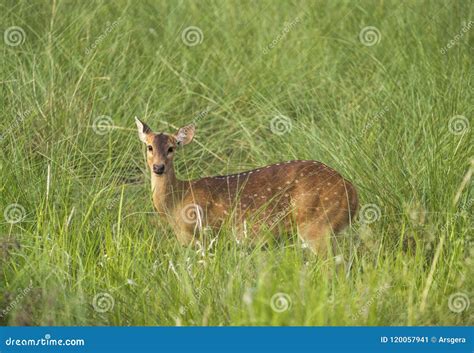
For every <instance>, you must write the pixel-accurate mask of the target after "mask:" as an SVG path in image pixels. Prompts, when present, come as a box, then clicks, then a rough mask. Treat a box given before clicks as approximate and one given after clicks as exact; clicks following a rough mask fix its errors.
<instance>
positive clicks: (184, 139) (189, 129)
mask: <svg viewBox="0 0 474 353" xmlns="http://www.w3.org/2000/svg"><path fill="white" fill-rule="evenodd" d="M195 131H196V126H195V125H194V124H189V125H186V126H183V127H182V128H180V129H179V130H178V132H177V133H176V135H175V137H176V141H177V142H178V145H187V144H188V143H190V142H191V141H192V140H193V137H194V132H195Z"/></svg>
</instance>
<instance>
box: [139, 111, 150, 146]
mask: <svg viewBox="0 0 474 353" xmlns="http://www.w3.org/2000/svg"><path fill="white" fill-rule="evenodd" d="M135 123H136V124H137V129H138V137H139V138H140V140H141V141H142V142H143V143H148V142H147V140H146V135H148V134H149V133H151V129H150V128H149V127H148V125H147V124H145V123H142V122H141V121H140V120H139V119H138V118H137V117H135Z"/></svg>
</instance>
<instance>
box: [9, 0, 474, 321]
mask: <svg viewBox="0 0 474 353" xmlns="http://www.w3.org/2000/svg"><path fill="white" fill-rule="evenodd" d="M0 10H1V12H2V16H1V18H0V24H1V26H0V28H1V30H2V34H3V32H4V31H5V30H7V28H9V27H10V26H19V27H21V28H22V29H23V31H24V33H25V36H24V42H23V43H21V44H20V45H18V46H12V45H9V44H8V43H7V42H6V41H5V40H4V41H3V42H2V43H1V47H0V53H1V66H0V70H1V71H0V72H1V77H0V83H1V94H0V109H1V121H0V133H2V135H3V139H2V140H1V142H0V144H1V165H0V170H1V185H0V190H1V191H0V192H1V197H0V211H1V219H0V236H1V237H2V238H1V242H2V247H1V253H0V255H1V269H0V293H1V295H2V296H1V298H0V322H1V323H2V324H4V325H175V324H181V325H466V324H471V325H472V324H473V322H474V315H473V309H472V308H473V307H474V303H471V305H470V306H469V307H463V304H468V303H469V301H471V302H472V298H473V287H474V265H473V262H474V258H473V257H474V251H473V247H472V246H473V243H472V225H473V224H472V210H473V197H474V194H473V191H474V190H473V188H472V183H471V175H470V172H471V173H472V168H473V164H472V163H473V162H472V160H473V144H472V141H473V137H472V125H473V122H472V115H473V114H472V113H473V108H472V107H473V106H472V102H473V94H472V92H473V82H472V77H473V62H472V46H473V33H474V29H473V28H472V26H471V27H470V29H468V30H467V31H464V32H463V28H466V26H467V25H466V24H467V23H469V21H470V20H472V19H473V12H474V11H473V6H472V3H471V2H469V1H448V2H445V3H443V2H440V1H406V2H401V1H384V2H379V1H365V2H363V3H358V4H357V2H349V1H338V2H336V1H316V2H314V1H311V2H310V1H308V2H299V1H298V2H296V1H295V2H285V3H283V2H282V3H279V4H277V3H276V2H274V1H270V0H267V1H259V2H254V1H243V2H241V1H239V2H231V1H227V2H223V1H203V2H196V3H195V2H191V1H189V2H187V1H169V2H166V3H165V2H157V1H147V2H145V1H140V2H135V1H129V2H126V1H114V2H112V1H109V2H105V1H97V2H95V3H89V4H86V2H84V3H79V2H73V1H63V0H61V1H53V2H52V3H49V2H42V1H32V2H30V1H19V2H17V1H13V0H11V1H10V0H8V1H2V4H1V5H0ZM115 21H116V22H115ZM285 23H286V24H285ZM189 26H197V27H199V28H200V29H201V30H202V33H203V38H202V43H200V44H198V45H195V46H188V45H186V44H185V43H183V41H182V38H181V34H182V32H183V30H184V29H185V28H187V27H189ZM366 26H374V27H376V28H377V29H378V31H379V32H380V35H381V37H380V38H379V39H380V41H379V42H378V43H376V44H375V45H373V46H366V45H364V44H363V43H361V41H360V39H359V33H360V32H361V30H362V28H364V27H366ZM285 28H286V30H285ZM274 40H275V42H273V43H275V44H274V45H272V46H273V47H272V48H270V47H269V45H270V44H271V43H272V41H274ZM451 40H454V44H453V45H450V48H447V45H448V44H449V43H450V41H451ZM10 44H11V43H10ZM264 48H266V50H264ZM443 48H447V49H446V50H445V53H443V52H442V51H443ZM104 115H105V116H109V117H110V118H111V119H112V120H111V122H112V126H111V128H110V129H108V130H107V129H106V130H104V131H103V132H104V134H98V133H97V131H98V132H102V130H98V129H96V128H94V125H95V124H94V122H95V123H97V122H98V121H99V120H100V119H102V118H100V116H104ZM280 115H282V116H285V117H288V119H289V121H290V126H291V129H286V130H288V131H285V132H284V133H283V134H275V133H273V132H272V129H271V121H272V119H273V118H274V117H275V116H280ZM457 115H460V116H464V120H459V121H460V122H461V123H465V124H467V127H466V128H464V129H462V126H461V128H460V131H459V132H460V133H459V134H455V133H453V128H455V126H454V123H453V122H451V124H450V119H452V118H453V117H454V116H457ZM134 116H138V117H140V118H141V119H142V120H144V121H146V122H147V123H149V124H150V125H151V126H152V127H153V128H154V129H156V130H158V131H160V130H161V131H174V129H175V128H176V127H178V126H181V125H184V124H186V123H189V122H191V121H193V120H194V121H195V122H196V123H197V135H196V138H195V141H194V142H193V144H191V145H189V146H186V147H185V148H184V150H182V151H181V152H180V153H179V155H178V156H177V157H176V163H175V165H176V168H177V173H178V175H179V176H180V177H181V178H198V177H202V176H207V175H213V174H224V173H231V172H238V171H243V170H246V169H250V168H255V167H257V166H262V165H266V164H270V163H273V162H278V161H283V160H290V159H314V160H319V161H322V162H324V163H326V164H328V165H330V166H331V167H333V168H334V169H336V170H338V171H339V172H340V173H341V174H343V175H344V176H345V177H346V178H347V179H349V180H351V181H352V182H353V183H354V184H355V185H356V187H357V189H358V191H359V197H360V201H361V205H369V204H374V205H376V207H377V208H378V209H379V210H380V217H378V219H377V220H376V221H374V222H372V223H370V224H364V223H362V222H358V223H356V224H355V225H354V226H353V227H352V229H351V230H348V231H346V232H345V233H343V234H341V235H340V237H338V239H339V240H340V241H339V243H340V244H341V246H340V248H339V252H340V253H339V255H340V257H339V258H338V259H339V261H334V260H323V259H321V258H317V257H315V256H313V255H312V254H311V253H310V252H309V251H308V250H307V249H303V248H302V246H301V243H300V242H299V241H288V242H284V243H283V244H270V245H269V246H267V247H266V248H264V249H260V248H249V247H245V246H241V245H237V244H236V243H235V242H234V241H233V240H232V229H223V230H222V231H221V232H219V234H210V235H209V238H216V239H218V240H217V242H214V243H213V246H212V248H211V249H207V250H206V251H205V252H204V254H202V253H201V252H200V251H198V250H197V249H193V248H183V247H180V246H179V245H178V244H177V241H176V239H175V238H174V235H173V234H172V232H171V230H170V229H169V228H168V226H167V225H166V223H165V222H163V221H161V220H160V219H159V218H158V217H157V216H156V215H155V214H153V206H152V202H151V193H150V185H149V173H148V171H147V169H146V164H145V160H144V150H143V149H144V148H143V146H142V144H141V143H140V141H139V140H138V136H137V133H136V130H135V125H134V120H133V118H134ZM98 119H99V120H98ZM456 119H461V118H456ZM101 121H105V122H107V121H106V120H104V119H102V120H101ZM450 127H451V129H450ZM458 127H459V126H458ZM469 171H470V172H469ZM463 180H464V181H463ZM11 204H19V205H21V206H22V207H23V208H24V211H25V212H24V218H23V219H21V221H20V222H17V223H14V224H12V223H9V222H8V219H6V218H5V217H4V215H3V213H4V212H5V210H11V207H10V208H8V206H9V205H11ZM17 210H19V211H20V213H21V211H22V209H21V208H17ZM20 216H21V214H20ZM10 217H11V215H10ZM209 242H210V241H209V239H208V242H207V243H208V244H209ZM341 258H342V259H343V261H342V262H341V261H340V259H341ZM101 293H106V294H107V297H106V298H105V301H104V302H101V301H100V300H99V303H96V302H94V298H96V301H97V298H98V296H99V295H100V294H101ZM278 293H283V294H280V297H278ZM455 293H457V295H458V296H459V295H461V296H464V297H461V299H460V300H461V301H463V303H460V302H456V301H453V298H454V297H451V296H452V295H453V294H455ZM275 295H277V297H275ZM110 297H111V298H113V301H114V305H113V307H112V308H110V307H106V306H105V307H103V306H100V305H103V304H107V303H106V302H107V300H109V301H110ZM272 297H273V298H274V302H273V303H274V304H277V305H280V304H282V308H281V309H282V310H283V309H286V307H285V305H284V304H286V303H285V301H287V303H288V308H287V310H283V311H282V310H278V308H276V309H277V310H273V309H272V305H271V303H272ZM450 297H451V301H453V303H452V305H451V309H452V308H453V305H454V304H456V303H457V304H460V305H461V307H460V308H461V309H463V308H464V310H462V311H461V312H456V307H454V309H455V310H451V309H450V305H449V302H450ZM275 298H276V299H280V300H275ZM93 303H95V304H99V307H98V309H99V310H95V309H94V305H93ZM96 306H97V305H96ZM464 306H465V305H464ZM101 308H102V309H109V310H108V311H106V312H101V311H103V310H101ZM458 308H459V307H458ZM280 311H281V312H280Z"/></svg>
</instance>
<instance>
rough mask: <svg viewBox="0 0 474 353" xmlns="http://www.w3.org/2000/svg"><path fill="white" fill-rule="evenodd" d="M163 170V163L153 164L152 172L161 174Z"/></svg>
mask: <svg viewBox="0 0 474 353" xmlns="http://www.w3.org/2000/svg"><path fill="white" fill-rule="evenodd" d="M164 172H165V165H164V164H153V173H155V174H158V175H161V174H163V173H164Z"/></svg>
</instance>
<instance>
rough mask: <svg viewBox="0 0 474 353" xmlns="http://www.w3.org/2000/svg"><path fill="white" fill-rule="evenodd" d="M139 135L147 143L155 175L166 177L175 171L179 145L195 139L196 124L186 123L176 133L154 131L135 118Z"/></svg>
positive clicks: (150, 164) (152, 170)
mask: <svg viewBox="0 0 474 353" xmlns="http://www.w3.org/2000/svg"><path fill="white" fill-rule="evenodd" d="M135 122H136V124H137V129H138V137H139V138H140V140H141V141H142V142H143V143H144V144H146V149H147V164H148V166H149V167H150V171H151V172H152V175H153V176H156V177H164V176H166V175H167V174H168V173H172V172H173V158H174V156H175V152H176V150H177V148H178V147H180V146H184V145H187V144H188V143H190V142H191V141H192V140H193V137H194V132H195V126H194V124H189V125H186V126H184V127H182V128H180V129H178V131H177V132H176V133H175V134H165V133H154V132H152V130H151V129H150V128H149V127H148V125H146V124H145V123H143V122H141V121H140V120H139V119H138V118H135Z"/></svg>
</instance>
